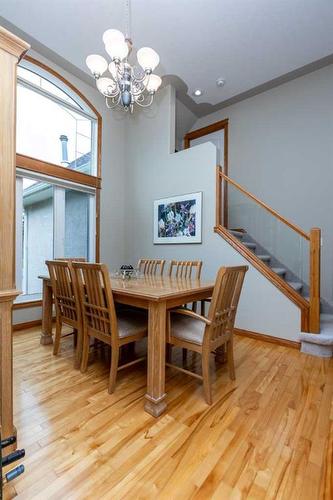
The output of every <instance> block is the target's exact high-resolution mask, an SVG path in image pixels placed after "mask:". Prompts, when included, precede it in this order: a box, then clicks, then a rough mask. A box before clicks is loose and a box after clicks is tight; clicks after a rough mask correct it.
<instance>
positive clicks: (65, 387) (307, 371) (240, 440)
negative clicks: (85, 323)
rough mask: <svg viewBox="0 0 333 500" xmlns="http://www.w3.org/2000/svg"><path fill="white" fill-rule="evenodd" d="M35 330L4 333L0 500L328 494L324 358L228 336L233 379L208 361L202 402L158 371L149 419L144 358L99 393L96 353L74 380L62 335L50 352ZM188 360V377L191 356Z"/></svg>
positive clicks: (331, 435)
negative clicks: (9, 379) (16, 465)
mask: <svg viewBox="0 0 333 500" xmlns="http://www.w3.org/2000/svg"><path fill="white" fill-rule="evenodd" d="M39 335H40V331H39V330H38V329H36V328H35V329H30V330H26V331H22V332H17V333H15V335H14V379H15V389H14V390H15V398H14V399H15V424H16V426H17V431H18V445H19V447H24V448H25V449H26V457H25V459H24V460H23V463H24V464H25V467H26V472H25V474H24V475H23V476H21V477H20V478H18V479H17V480H16V481H15V482H13V483H11V485H7V489H6V490H5V498H6V499H9V498H14V497H17V498H20V499H29V498H34V499H43V500H45V499H47V500H51V499H57V500H59V499H66V500H67V499H104V498H105V499H112V500H114V499H122V498H126V499H156V498H158V499H168V500H169V499H181V500H186V499H190V498H191V499H197V500H199V499H205V500H206V499H217V500H225V499H245V498H246V499H248V498H249V499H263V498H265V499H275V498H276V499H287V500H294V499H302V500H307V499H309V500H315V499H319V498H320V499H325V500H326V499H327V500H328V499H330V500H331V499H332V498H333V479H332V471H333V466H332V452H333V445H332V442H333V404H332V395H333V360H324V359H319V358H315V357H310V356H307V355H304V354H300V353H299V352H298V351H297V350H296V349H292V348H289V347H281V346H277V345H275V344H269V343H266V342H261V341H258V340H253V339H249V338H244V337H236V342H235V362H236V377H237V379H236V381H235V382H231V381H230V380H229V377H228V374H227V369H226V367H225V366H224V365H217V366H216V367H217V370H216V372H215V373H216V376H215V375H214V385H213V398H214V404H213V406H211V407H209V406H207V405H206V404H205V402H204V399H203V394H202V386H201V384H200V383H199V382H198V381H197V380H195V379H193V378H190V377H189V376H187V375H184V374H182V373H179V372H176V371H174V370H172V369H168V370H167V392H168V411H167V413H166V414H165V415H163V416H161V417H160V418H159V419H154V418H153V417H151V416H149V415H148V414H147V413H145V412H144V411H143V403H144V401H143V397H144V393H145V383H146V378H145V377H146V375H145V374H146V367H145V365H144V363H143V364H142V365H136V366H134V367H132V368H129V369H127V370H123V371H121V372H119V378H118V384H117V387H116V391H115V393H114V394H113V395H109V394H108V393H107V377H108V365H107V361H106V360H105V359H103V358H102V356H101V354H99V355H98V354H96V355H95V356H92V357H91V363H90V365H89V368H88V371H87V373H86V374H84V375H82V374H81V373H80V372H79V371H77V370H74V369H73V350H72V340H71V338H67V339H66V340H65V341H64V342H63V345H62V348H61V353H60V355H59V356H58V357H54V356H53V355H52V346H41V345H39ZM94 358H95V359H94ZM180 359H181V355H180V353H178V352H177V350H175V352H174V358H173V360H174V361H178V362H179V363H180ZM188 360H189V361H188V363H189V365H191V367H192V368H195V369H197V370H199V357H192V355H191V354H190V355H189V357H188ZM211 364H212V370H213V368H214V367H215V361H214V359H213V358H212V363H211Z"/></svg>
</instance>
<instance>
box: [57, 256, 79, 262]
mask: <svg viewBox="0 0 333 500" xmlns="http://www.w3.org/2000/svg"><path fill="white" fill-rule="evenodd" d="M54 260H64V261H65V262H87V259H86V258H85V257H57V258H56V259H54Z"/></svg>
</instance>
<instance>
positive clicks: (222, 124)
mask: <svg viewBox="0 0 333 500" xmlns="http://www.w3.org/2000/svg"><path fill="white" fill-rule="evenodd" d="M219 130H224V157H223V162H224V165H223V172H224V174H225V175H229V167H228V144H229V119H228V118H225V119H224V120H219V121H218V122H214V123H211V124H210V125H207V126H206V127H201V128H198V129H196V130H192V132H188V133H187V134H186V135H185V136H184V149H188V148H189V147H190V146H191V141H192V140H194V139H198V138H199V137H203V136H205V135H208V134H212V133H213V132H218V131H219ZM223 223H224V226H225V227H228V183H227V182H224V183H223Z"/></svg>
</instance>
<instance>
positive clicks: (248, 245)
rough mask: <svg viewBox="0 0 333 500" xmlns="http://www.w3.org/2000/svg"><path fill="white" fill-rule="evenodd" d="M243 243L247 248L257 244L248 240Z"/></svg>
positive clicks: (255, 246) (254, 246)
mask: <svg viewBox="0 0 333 500" xmlns="http://www.w3.org/2000/svg"><path fill="white" fill-rule="evenodd" d="M243 245H245V246H246V247H247V248H257V245H256V244H255V243H251V242H250V241H243Z"/></svg>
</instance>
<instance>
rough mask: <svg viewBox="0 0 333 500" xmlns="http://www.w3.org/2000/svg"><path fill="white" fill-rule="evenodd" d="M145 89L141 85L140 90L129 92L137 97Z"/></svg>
mask: <svg viewBox="0 0 333 500" xmlns="http://www.w3.org/2000/svg"><path fill="white" fill-rule="evenodd" d="M145 90H146V87H142V88H140V90H138V91H136V92H135V91H134V90H131V93H132V95H133V96H134V97H138V96H140V95H142V94H143V93H144V91H145Z"/></svg>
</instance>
